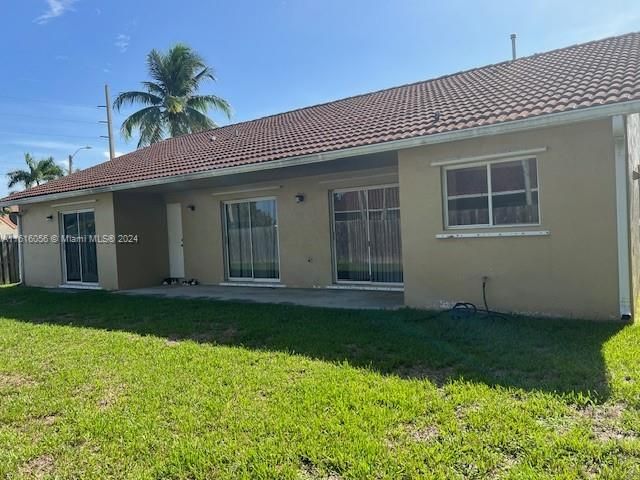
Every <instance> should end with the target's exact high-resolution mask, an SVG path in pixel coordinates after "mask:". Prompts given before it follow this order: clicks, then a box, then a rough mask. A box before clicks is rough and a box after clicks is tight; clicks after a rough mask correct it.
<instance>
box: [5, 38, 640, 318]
mask: <svg viewBox="0 0 640 480" xmlns="http://www.w3.org/2000/svg"><path fill="white" fill-rule="evenodd" d="M639 112H640V33H631V34H627V35H622V36H618V37H612V38H607V39H604V40H599V41H594V42H589V43H585V44H580V45H574V46H570V47H567V48H562V49H559V50H554V51H550V52H546V53H541V54H536V55H532V56H529V57H523V58H519V59H516V60H512V61H506V62H503V63H498V64H495V65H489V66H484V67H480V68H474V69H471V70H467V71H463V72H459V73H454V74H451V75H446V76H443V77H439V78H435V79H432V80H427V81H421V82H417V83H413V84H409V85H402V86H399V87H394V88H389V89H385V90H380V91H377V92H372V93H367V94H363V95H357V96H353V97H349V98H345V99H342V100H338V101H332V102H329V103H324V104H320V105H315V106H311V107H307V108H301V109H297V110H292V111H289V112H285V113H281V114H277V115H271V116H267V117H264V118H259V119H257V120H252V121H247V122H242V123H237V124H233V125H228V126H224V127H221V128H216V129H214V130H209V131H204V132H200V133H195V134H191V135H184V136H181V137H177V138H172V139H169V140H165V141H162V142H159V143H156V144H154V145H152V146H150V147H148V148H143V149H140V150H137V151H134V152H132V153H129V154H126V155H123V156H120V157H118V158H116V159H114V160H112V161H108V162H105V163H102V164H100V165H97V166H95V167H92V168H89V169H86V170H84V171H81V172H77V173H74V174H72V175H69V176H67V177H64V178H61V179H59V180H55V181H51V182H48V183H46V184H44V185H40V186H37V187H35V188H31V189H28V190H26V191H23V192H18V193H14V194H12V195H10V196H8V197H6V198H4V199H2V200H0V205H6V206H9V205H17V206H18V207H19V211H20V217H19V218H20V221H19V228H20V233H21V234H22V235H23V236H24V237H23V239H24V242H23V243H22V263H23V282H24V284H26V285H34V286H44V287H58V286H72V287H82V286H85V287H99V288H103V289H108V290H114V289H132V288H137V287H146V286H154V285H159V284H160V283H161V282H162V281H163V279H165V278H166V277H175V278H186V279H191V278H195V279H197V280H198V281H199V282H200V283H202V284H222V285H244V286H246V285H255V286H265V285H267V286H286V287H302V288H350V289H390V290H403V291H404V299H405V300H404V301H405V304H406V305H407V306H410V307H416V308H447V307H450V306H452V305H453V304H454V303H455V302H458V301H469V302H474V303H477V304H480V305H481V304H482V284H483V282H486V286H487V294H488V296H489V299H490V302H489V303H490V306H491V307H492V308H493V309H495V310H501V311H511V312H522V313H528V314H540V315H557V316H568V317H584V318H596V319H624V320H629V319H630V318H631V317H632V316H633V313H634V311H636V312H637V311H638V310H640V302H639V297H638V293H639V292H640V256H639V254H640V191H639V185H638V180H637V179H638V177H639V176H640V172H639V168H640V114H639ZM94 234H95V235H96V236H95V237H92V235H94ZM60 235H63V236H65V238H66V241H65V242H60V241H57V242H56V241H55V239H56V236H58V237H59V236H60ZM87 236H89V237H88V238H89V239H90V241H84V242H78V241H75V240H76V239H79V238H80V239H83V238H84V239H86V238H87ZM51 238H53V239H54V241H52V240H51ZM255 295H256V296H258V295H260V289H258V288H256V293H255Z"/></svg>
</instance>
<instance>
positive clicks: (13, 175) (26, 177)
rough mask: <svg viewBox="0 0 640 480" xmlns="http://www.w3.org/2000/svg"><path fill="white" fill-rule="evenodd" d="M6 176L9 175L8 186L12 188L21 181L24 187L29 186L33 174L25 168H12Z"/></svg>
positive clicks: (31, 183)
mask: <svg viewBox="0 0 640 480" xmlns="http://www.w3.org/2000/svg"><path fill="white" fill-rule="evenodd" d="M7 177H9V183H8V184H7V187H8V188H13V187H15V186H16V185H18V184H19V183H23V184H24V186H25V188H31V185H33V176H32V175H31V172H27V171H26V170H13V171H12V172H9V173H7Z"/></svg>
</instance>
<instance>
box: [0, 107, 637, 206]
mask: <svg viewBox="0 0 640 480" xmlns="http://www.w3.org/2000/svg"><path fill="white" fill-rule="evenodd" d="M638 112H640V100H633V101H626V102H617V103H613V104H608V105H598V106H595V107H585V108H579V109H575V110H570V111H564V112H557V113H549V114H543V115H538V116H536V117H530V118H524V119H520V120H511V121H507V122H503V123H498V124H492V125H483V126H479V127H473V128H467V129H464V130H455V131H451V132H443V133H436V134H431V135H422V136H418V137H411V138H406V139H401V140H391V141H388V142H381V143H375V144H371V145H363V146H358V147H350V148H345V149H340V150H332V151H328V152H324V153H316V154H311V155H302V156H297V157H287V158H282V159H278V160H269V161H264V162H261V163H252V164H248V165H242V166H239V167H228V168H220V169H216V170H207V171H203V172H196V173H188V174H183V175H173V176H167V177H159V178H152V179H148V180H139V181H134V182H126V183H119V184H115V185H105V186H101V187H94V188H86V189H81V190H72V191H68V192H60V193H52V194H47V195H38V196H34V197H25V198H20V199H17V200H10V201H8V200H7V199H6V198H5V199H3V200H0V207H6V206H14V205H27V204H30V203H41V202H47V201H53V200H60V199H66V198H73V197H80V196H86V195H96V194H99V193H107V192H116V191H121V190H131V189H136V188H143V187H152V186H157V185H166V184H170V183H176V182H184V181H189V180H199V179H204V178H213V177H219V176H226V175H237V174H241V173H249V172H257V171H262V170H272V169H276V168H283V167H292V166H297V165H306V164H312V163H321V162H327V161H331V160H336V159H339V158H346V157H353V156H358V155H366V154H372V153H381V152H388V151H393V150H401V149H407V148H415V147H420V146H424V145H432V144H437V143H446V142H452V141H459V140H465V139H470V138H477V137H484V136H492V135H500V134H504V133H514V132H520V131H524V130H532V129H536V128H544V127H553V126H559V125H564V124H569V123H577V122H584V121H590V120H597V119H601V118H606V117H610V116H613V115H624V114H630V113H638Z"/></svg>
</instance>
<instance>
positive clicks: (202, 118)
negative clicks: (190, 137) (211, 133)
mask: <svg viewBox="0 0 640 480" xmlns="http://www.w3.org/2000/svg"><path fill="white" fill-rule="evenodd" d="M185 114H186V116H187V118H188V123H189V130H190V133H194V132H201V131H202V130H209V129H211V128H216V127H217V125H216V122H214V121H213V120H211V119H210V118H209V117H207V116H206V115H205V114H203V113H202V112H199V111H198V110H196V109H195V108H187V110H186V111H185Z"/></svg>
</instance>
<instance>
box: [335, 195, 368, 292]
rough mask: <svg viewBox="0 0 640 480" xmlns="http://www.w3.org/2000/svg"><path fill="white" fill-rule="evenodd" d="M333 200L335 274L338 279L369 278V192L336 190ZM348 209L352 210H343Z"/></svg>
mask: <svg viewBox="0 0 640 480" xmlns="http://www.w3.org/2000/svg"><path fill="white" fill-rule="evenodd" d="M333 200H334V207H335V216H334V235H335V247H336V252H335V255H336V277H337V279H338V280H351V281H357V282H366V281H369V280H370V275H369V246H368V238H367V208H366V205H367V197H366V192H364V191H353V192H346V193H334V194H333ZM345 210H349V211H350V212H349V213H344V211H345ZM341 212H343V213H341Z"/></svg>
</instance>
